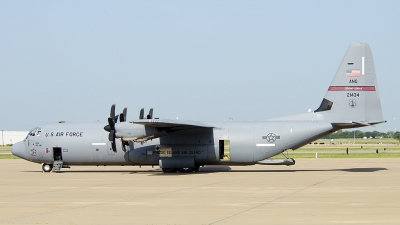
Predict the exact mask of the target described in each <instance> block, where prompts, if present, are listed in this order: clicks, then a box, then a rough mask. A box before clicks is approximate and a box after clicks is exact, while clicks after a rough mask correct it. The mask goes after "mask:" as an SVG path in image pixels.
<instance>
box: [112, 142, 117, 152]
mask: <svg viewBox="0 0 400 225" xmlns="http://www.w3.org/2000/svg"><path fill="white" fill-rule="evenodd" d="M111 148H112V150H113V151H114V152H117V146H116V145H115V140H114V141H113V142H111Z"/></svg>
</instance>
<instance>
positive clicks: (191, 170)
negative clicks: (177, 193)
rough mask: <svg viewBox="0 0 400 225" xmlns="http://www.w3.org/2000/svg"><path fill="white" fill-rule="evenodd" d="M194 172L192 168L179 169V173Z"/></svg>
mask: <svg viewBox="0 0 400 225" xmlns="http://www.w3.org/2000/svg"><path fill="white" fill-rule="evenodd" d="M193 171H194V167H187V168H180V169H179V172H181V173H192V172H193Z"/></svg>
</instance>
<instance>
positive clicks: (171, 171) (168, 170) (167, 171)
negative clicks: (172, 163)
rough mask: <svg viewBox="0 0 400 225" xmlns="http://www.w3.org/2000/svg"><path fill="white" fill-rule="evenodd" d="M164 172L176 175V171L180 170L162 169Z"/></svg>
mask: <svg viewBox="0 0 400 225" xmlns="http://www.w3.org/2000/svg"><path fill="white" fill-rule="evenodd" d="M162 171H163V172H164V173H176V171H178V169H176V168H162Z"/></svg>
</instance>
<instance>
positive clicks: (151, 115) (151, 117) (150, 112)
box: [147, 108, 153, 119]
mask: <svg viewBox="0 0 400 225" xmlns="http://www.w3.org/2000/svg"><path fill="white" fill-rule="evenodd" d="M147 119H153V108H151V109H150V110H149V114H147Z"/></svg>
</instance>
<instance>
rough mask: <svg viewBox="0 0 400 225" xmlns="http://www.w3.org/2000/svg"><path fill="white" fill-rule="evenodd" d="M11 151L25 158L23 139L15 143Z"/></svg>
mask: <svg viewBox="0 0 400 225" xmlns="http://www.w3.org/2000/svg"><path fill="white" fill-rule="evenodd" d="M11 153H12V154H13V155H15V156H18V157H20V158H23V159H25V145H24V142H23V141H20V142H17V143H15V144H13V146H12V148H11Z"/></svg>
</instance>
